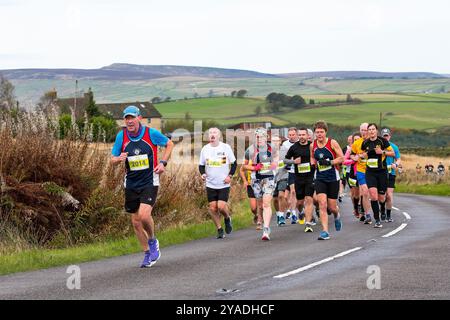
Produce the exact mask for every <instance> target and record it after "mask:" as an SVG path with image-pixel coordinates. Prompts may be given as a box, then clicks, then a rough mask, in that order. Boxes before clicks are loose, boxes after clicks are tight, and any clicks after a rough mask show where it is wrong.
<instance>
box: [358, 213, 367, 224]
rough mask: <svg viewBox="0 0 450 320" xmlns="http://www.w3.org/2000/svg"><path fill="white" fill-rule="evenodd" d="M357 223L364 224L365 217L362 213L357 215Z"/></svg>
mask: <svg viewBox="0 0 450 320" xmlns="http://www.w3.org/2000/svg"><path fill="white" fill-rule="evenodd" d="M359 221H361V222H365V221H366V216H365V215H364V214H362V213H360V214H359Z"/></svg>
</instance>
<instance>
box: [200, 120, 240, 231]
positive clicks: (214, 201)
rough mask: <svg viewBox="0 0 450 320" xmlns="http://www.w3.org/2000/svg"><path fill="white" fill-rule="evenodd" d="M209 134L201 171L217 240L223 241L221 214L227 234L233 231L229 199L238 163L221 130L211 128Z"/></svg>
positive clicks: (203, 150) (201, 153) (201, 159)
mask: <svg viewBox="0 0 450 320" xmlns="http://www.w3.org/2000/svg"><path fill="white" fill-rule="evenodd" d="M208 134H209V143H208V144H207V145H205V146H204V147H203V148H202V151H201V152H200V161H199V170H200V174H201V175H202V179H203V181H206V194H207V197H208V203H209V213H210V215H211V218H212V220H213V221H214V224H215V225H216V229H217V239H223V238H224V237H225V234H224V231H223V228H222V225H221V223H220V214H222V215H223V217H224V224H225V233H226V234H230V233H231V231H232V230H233V227H232V224H231V214H230V209H229V208H228V198H229V196H230V183H231V178H232V177H233V175H234V173H235V172H236V168H237V163H236V157H235V156H234V153H233V150H231V147H230V145H228V144H225V143H223V142H221V141H220V137H221V133H220V130H219V129H217V128H211V129H209V130H208ZM230 165H231V167H230Z"/></svg>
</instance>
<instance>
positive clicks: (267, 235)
mask: <svg viewBox="0 0 450 320" xmlns="http://www.w3.org/2000/svg"><path fill="white" fill-rule="evenodd" d="M261 240H264V241H269V240H270V228H264V231H263V235H262V237H261Z"/></svg>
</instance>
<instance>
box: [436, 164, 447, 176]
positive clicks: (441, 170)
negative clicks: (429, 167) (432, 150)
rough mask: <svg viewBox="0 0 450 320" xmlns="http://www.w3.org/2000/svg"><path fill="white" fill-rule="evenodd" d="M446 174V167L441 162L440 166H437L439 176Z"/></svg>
mask: <svg viewBox="0 0 450 320" xmlns="http://www.w3.org/2000/svg"><path fill="white" fill-rule="evenodd" d="M444 173H445V167H444V164H443V163H442V162H439V165H438V166H437V174H438V175H440V176H443V175H444Z"/></svg>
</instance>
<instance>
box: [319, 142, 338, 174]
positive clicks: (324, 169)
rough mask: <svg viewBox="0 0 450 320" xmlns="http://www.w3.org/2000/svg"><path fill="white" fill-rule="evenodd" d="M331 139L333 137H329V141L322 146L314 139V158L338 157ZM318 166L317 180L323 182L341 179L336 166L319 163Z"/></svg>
mask: <svg viewBox="0 0 450 320" xmlns="http://www.w3.org/2000/svg"><path fill="white" fill-rule="evenodd" d="M331 140H332V139H331V138H327V143H326V144H325V146H324V147H322V148H319V146H318V144H317V140H314V144H313V152H314V159H316V161H319V160H323V159H329V160H334V159H336V152H334V150H333V148H332V147H331ZM316 168H317V169H316V174H315V180H317V181H322V182H334V181H339V180H340V175H339V170H338V169H337V167H336V166H333V165H330V166H322V165H319V163H317V166H316Z"/></svg>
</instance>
